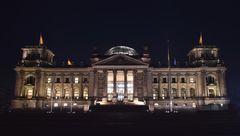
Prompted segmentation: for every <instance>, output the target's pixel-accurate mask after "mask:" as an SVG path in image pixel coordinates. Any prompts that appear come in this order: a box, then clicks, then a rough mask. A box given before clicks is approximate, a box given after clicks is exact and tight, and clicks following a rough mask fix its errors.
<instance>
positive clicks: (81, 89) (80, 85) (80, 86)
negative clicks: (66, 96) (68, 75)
mask: <svg viewBox="0 0 240 136" xmlns="http://www.w3.org/2000/svg"><path fill="white" fill-rule="evenodd" d="M82 78H83V76H82V74H81V73H79V83H78V84H79V97H80V98H82V97H83V83H82V82H83V79H82Z"/></svg>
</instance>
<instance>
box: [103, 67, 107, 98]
mask: <svg viewBox="0 0 240 136" xmlns="http://www.w3.org/2000/svg"><path fill="white" fill-rule="evenodd" d="M107 76H108V75H107V71H106V70H104V71H103V78H104V80H103V97H107V84H108V83H107Z"/></svg>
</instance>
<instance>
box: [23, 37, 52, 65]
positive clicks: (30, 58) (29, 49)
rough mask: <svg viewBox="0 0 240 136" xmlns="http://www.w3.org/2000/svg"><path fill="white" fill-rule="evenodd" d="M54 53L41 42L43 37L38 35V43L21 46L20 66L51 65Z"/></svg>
mask: <svg viewBox="0 0 240 136" xmlns="http://www.w3.org/2000/svg"><path fill="white" fill-rule="evenodd" d="M53 57H54V54H53V52H52V51H51V50H49V49H48V48H47V46H45V44H44V43H43V37H42V35H40V39H39V45H33V46H25V47H24V48H22V59H21V61H20V64H19V65H20V66H26V67H29V66H30V67H33V66H52V65H53Z"/></svg>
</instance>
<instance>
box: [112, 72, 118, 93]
mask: <svg viewBox="0 0 240 136" xmlns="http://www.w3.org/2000/svg"><path fill="white" fill-rule="evenodd" d="M116 78H117V71H116V70H113V84H114V87H113V97H116V96H117V84H116Z"/></svg>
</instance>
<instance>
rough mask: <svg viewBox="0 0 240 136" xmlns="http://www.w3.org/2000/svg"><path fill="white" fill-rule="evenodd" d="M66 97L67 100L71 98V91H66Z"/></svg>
mask: <svg viewBox="0 0 240 136" xmlns="http://www.w3.org/2000/svg"><path fill="white" fill-rule="evenodd" d="M64 96H65V98H69V97H70V91H69V90H65V94H64Z"/></svg>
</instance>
